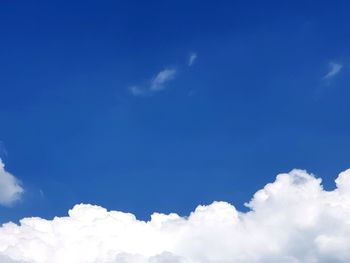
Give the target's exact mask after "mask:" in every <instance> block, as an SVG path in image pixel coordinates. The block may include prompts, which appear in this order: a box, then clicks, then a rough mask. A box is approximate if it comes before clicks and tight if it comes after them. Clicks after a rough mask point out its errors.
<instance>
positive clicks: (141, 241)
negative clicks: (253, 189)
mask: <svg viewBox="0 0 350 263" xmlns="http://www.w3.org/2000/svg"><path fill="white" fill-rule="evenodd" d="M336 186H337V187H336V189H335V190H333V191H325V190H324V189H323V188H322V185H321V180H320V179H317V178H315V177H314V176H313V175H310V174H308V173H306V172H305V171H302V170H293V171H291V172H290V173H288V174H280V175H278V176H277V178H276V181H275V182H273V183H271V184H267V185H266V186H265V187H264V188H263V189H261V190H259V191H258V192H257V193H256V194H255V195H254V197H253V199H252V200H251V201H250V202H249V203H248V204H247V206H248V207H249V208H250V211H248V212H239V211H237V210H236V209H235V207H234V206H232V205H231V204H229V203H226V202H214V203H212V204H211V205H208V206H198V207H197V208H196V209H195V211H194V212H192V213H191V214H190V215H189V216H188V217H180V216H178V215H177V214H169V215H165V214H159V213H155V214H153V215H152V217H151V220H150V221H148V222H145V221H140V220H137V219H136V218H135V216H134V215H132V214H129V213H123V212H118V211H110V212H108V211H107V210H106V209H104V208H102V207H99V206H93V205H83V204H81V205H76V206H75V207H74V208H73V209H72V210H70V211H69V216H67V217H57V218H55V219H53V220H44V219H41V218H25V219H22V220H21V222H20V225H16V224H14V223H7V224H5V225H3V226H2V227H1V228H0V261H1V262H6V263H16V262H21V263H25V262H26V263H62V262H64V263H119V262H120V263H209V262H210V263H211V262H213V263H232V262H235V263H248V262H249V263H255V262H256V263H267V262H268V263H271V262H272V263H273V262H276V263H277V262H278V263H280V262H283V263H298V262H300V263H301V262H307V263H316V262H317V263H319V262H321V263H322V262H350V170H347V171H345V172H343V173H341V174H340V175H339V177H338V178H337V180H336Z"/></svg>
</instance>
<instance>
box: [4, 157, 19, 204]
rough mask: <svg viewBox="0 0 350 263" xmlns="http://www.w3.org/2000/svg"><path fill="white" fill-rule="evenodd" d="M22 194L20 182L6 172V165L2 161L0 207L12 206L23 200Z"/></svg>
mask: <svg viewBox="0 0 350 263" xmlns="http://www.w3.org/2000/svg"><path fill="white" fill-rule="evenodd" d="M22 193H23V188H22V187H21V185H20V183H19V181H18V180H17V179H16V177H14V176H13V175H12V174H10V173H9V172H7V171H6V170H5V164H4V163H3V162H2V160H1V159H0V205H5V206H10V205H12V204H13V203H14V202H16V201H18V200H19V199H20V198H21V196H22Z"/></svg>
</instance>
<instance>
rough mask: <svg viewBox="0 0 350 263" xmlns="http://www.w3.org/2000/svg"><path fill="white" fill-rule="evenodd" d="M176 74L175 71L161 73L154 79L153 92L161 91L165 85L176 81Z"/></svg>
mask: <svg viewBox="0 0 350 263" xmlns="http://www.w3.org/2000/svg"><path fill="white" fill-rule="evenodd" d="M175 74H176V70H175V69H164V70H162V71H160V72H159V73H158V74H157V76H156V77H155V78H153V80H152V82H151V87H150V90H152V91H160V90H163V89H164V84H165V83H166V82H169V81H170V80H172V79H174V77H175Z"/></svg>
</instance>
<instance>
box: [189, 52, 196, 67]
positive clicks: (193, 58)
mask: <svg viewBox="0 0 350 263" xmlns="http://www.w3.org/2000/svg"><path fill="white" fill-rule="evenodd" d="M196 59H197V53H194V52H193V53H191V54H190V57H189V59H188V64H187V65H188V66H192V65H193V64H194V62H195V61H196Z"/></svg>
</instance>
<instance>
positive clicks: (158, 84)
mask: <svg viewBox="0 0 350 263" xmlns="http://www.w3.org/2000/svg"><path fill="white" fill-rule="evenodd" d="M175 75H176V70H175V69H168V68H166V69H164V70H162V71H160V72H159V73H158V74H157V75H156V76H155V77H153V78H152V80H151V81H150V83H149V85H148V86H131V87H129V90H130V92H131V93H132V94H133V95H135V96H140V95H149V94H152V93H154V92H158V91H162V90H164V89H165V88H166V83H167V82H169V81H171V80H173V79H174V78H175Z"/></svg>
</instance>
